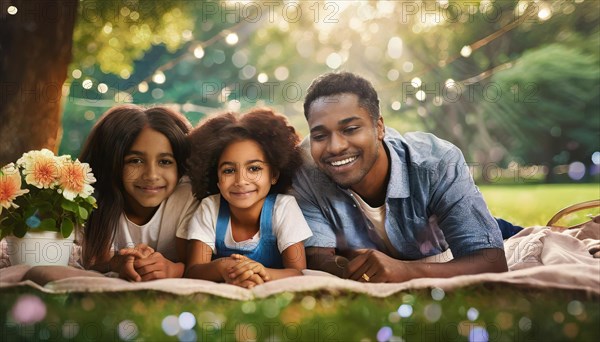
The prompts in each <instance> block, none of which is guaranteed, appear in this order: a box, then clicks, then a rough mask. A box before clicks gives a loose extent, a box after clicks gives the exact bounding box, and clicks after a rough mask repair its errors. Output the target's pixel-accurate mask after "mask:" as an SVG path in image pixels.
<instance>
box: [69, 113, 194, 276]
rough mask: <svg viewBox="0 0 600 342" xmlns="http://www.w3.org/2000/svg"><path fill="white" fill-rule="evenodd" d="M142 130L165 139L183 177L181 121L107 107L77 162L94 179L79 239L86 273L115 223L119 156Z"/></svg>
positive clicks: (120, 200)
mask: <svg viewBox="0 0 600 342" xmlns="http://www.w3.org/2000/svg"><path fill="white" fill-rule="evenodd" d="M144 127H150V128H152V129H154V130H156V131H158V132H160V133H162V134H164V135H165V137H167V139H168V140H169V142H170V143H171V148H172V149H173V154H174V157H175V160H176V162H177V172H178V175H179V177H181V176H182V175H183V174H184V173H185V172H186V169H187V168H186V159H187V157H188V156H189V152H190V148H189V142H188V140H187V138H186V135H187V133H188V132H189V131H190V129H191V125H190V122H189V121H188V120H187V118H186V117H185V116H183V115H181V114H179V113H177V112H174V111H172V110H170V109H168V108H164V107H153V108H148V109H145V108H142V107H139V106H135V105H123V106H117V107H113V108H112V109H110V110H108V111H107V112H106V113H104V114H103V115H102V117H101V118H100V119H99V120H98V122H97V123H96V124H95V125H94V127H93V128H92V130H91V132H90V134H89V136H88V138H87V140H86V142H85V144H84V146H83V149H82V151H81V154H80V156H79V159H80V160H81V161H83V162H86V163H89V164H90V166H91V167H92V171H93V172H94V176H95V177H96V180H97V181H96V184H95V185H94V187H95V193H94V196H95V197H96V199H97V202H98V209H96V210H94V211H93V212H92V213H91V215H90V217H89V220H88V222H87V224H86V227H85V230H84V237H83V264H84V266H85V267H86V268H87V267H89V266H91V265H94V264H95V263H96V262H97V260H98V258H99V257H101V256H102V255H105V254H106V253H108V252H109V251H110V247H111V244H112V241H113V239H114V236H115V232H116V231H117V228H118V226H119V218H120V217H121V215H122V213H123V208H124V205H125V200H124V198H125V197H124V191H125V190H124V187H123V165H124V158H125V154H126V153H127V152H128V151H129V149H130V148H131V145H133V142H134V141H135V139H136V138H137V136H138V135H139V134H140V132H141V131H142V129H143V128H144Z"/></svg>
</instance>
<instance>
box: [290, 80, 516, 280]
mask: <svg viewBox="0 0 600 342" xmlns="http://www.w3.org/2000/svg"><path fill="white" fill-rule="evenodd" d="M304 115H305V116H306V119H307V121H308V125H309V129H310V137H309V138H308V139H305V140H304V141H303V143H302V147H303V150H304V162H305V163H304V167H303V168H302V169H301V171H300V172H298V173H297V175H296V178H295V179H294V195H295V196H296V199H297V201H298V204H299V205H300V208H301V209H302V212H303V214H304V216H305V218H306V220H307V222H308V224H309V226H310V228H311V229H312V231H313V237H311V238H310V239H309V240H307V241H306V244H305V245H306V247H307V248H306V256H307V262H308V267H309V268H312V269H317V270H323V271H327V272H329V273H332V274H335V275H337V276H340V277H343V278H348V279H354V280H358V281H362V282H402V281H406V280H410V279H413V278H421V277H451V276H455V275H460V274H474V273H483V272H503V271H506V270H507V265H506V259H505V256H504V251H503V241H502V234H501V232H500V229H499V226H498V223H497V222H496V220H495V219H494V218H493V217H492V216H491V215H490V213H489V211H488V209H487V206H486V204H485V202H484V200H483V197H482V195H481V193H480V192H479V190H478V188H477V187H476V186H475V184H474V183H473V180H472V178H471V175H470V174H469V170H468V167H467V164H466V162H465V160H464V157H463V155H462V153H461V152H460V150H459V149H458V148H457V147H456V146H454V145H452V144H450V143H449V142H447V141H444V140H441V139H438V138H436V137H435V136H433V135H431V134H427V133H420V132H416V133H408V134H405V135H400V134H399V133H398V132H397V131H395V130H393V129H391V128H389V127H386V126H385V125H384V123H383V118H382V117H381V115H380V112H379V99H378V97H377V93H376V91H375V89H374V88H373V86H372V85H371V83H370V82H369V81H367V80H365V79H363V78H361V77H360V76H357V75H354V74H352V73H347V72H343V73H331V74H325V75H322V76H321V77H319V78H317V79H316V80H315V81H313V83H312V84H311V86H310V87H309V88H308V92H307V95H306V99H305V102H304ZM447 249H450V251H451V253H452V254H451V256H450V257H448V256H447V254H444V257H437V259H438V260H436V262H426V261H424V260H422V259H424V258H426V257H432V256H436V255H440V254H441V253H443V252H445V251H446V250H447ZM452 256H453V259H452ZM444 258H447V259H445V260H443V259H444ZM434 259H435V258H434ZM449 259H452V260H451V261H448V260H449ZM437 261H448V262H442V263H440V262H437Z"/></svg>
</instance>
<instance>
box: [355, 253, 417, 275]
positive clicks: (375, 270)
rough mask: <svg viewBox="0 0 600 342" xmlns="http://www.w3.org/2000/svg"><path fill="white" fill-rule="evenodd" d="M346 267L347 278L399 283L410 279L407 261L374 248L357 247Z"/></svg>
mask: <svg viewBox="0 0 600 342" xmlns="http://www.w3.org/2000/svg"><path fill="white" fill-rule="evenodd" d="M354 252H355V257H354V258H353V259H352V260H351V261H350V262H349V263H348V266H347V267H346V272H347V273H346V275H347V277H348V279H352V280H357V281H360V282H371V283H390V282H393V283H399V282H402V281H406V280H409V279H412V278H413V277H412V276H411V275H410V269H409V268H408V267H407V263H405V262H402V261H401V260H397V259H394V258H392V257H389V256H387V255H386V254H384V253H382V252H380V251H376V250H374V249H358V250H356V251H354Z"/></svg>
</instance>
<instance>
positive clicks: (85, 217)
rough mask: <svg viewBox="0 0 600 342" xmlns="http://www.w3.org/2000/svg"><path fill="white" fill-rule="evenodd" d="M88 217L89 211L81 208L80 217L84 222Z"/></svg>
mask: <svg viewBox="0 0 600 342" xmlns="http://www.w3.org/2000/svg"><path fill="white" fill-rule="evenodd" d="M88 215H89V214H88V211H87V210H85V208H83V207H79V217H80V218H81V219H82V220H87V218H88Z"/></svg>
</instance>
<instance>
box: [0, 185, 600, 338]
mask: <svg viewBox="0 0 600 342" xmlns="http://www.w3.org/2000/svg"><path fill="white" fill-rule="evenodd" d="M481 190H482V192H483V194H484V196H485V198H486V200H487V202H488V205H489V207H490V210H491V211H492V213H493V214H494V215H496V216H499V217H504V218H506V219H509V220H512V221H514V222H515V223H517V224H522V225H532V224H543V223H545V222H546V221H547V220H548V219H549V218H550V217H551V216H552V215H553V214H554V213H555V212H556V211H558V210H559V209H561V208H562V207H565V206H567V205H570V204H573V203H577V202H580V201H585V200H589V199H594V198H598V197H599V196H598V195H599V194H598V185H589V184H588V185H552V186H547V185H544V186H539V185H525V186H485V187H481ZM598 299H599V298H598V296H592V295H590V294H587V293H584V292H578V291H560V290H551V289H547V290H543V289H541V290H540V289H538V290H533V289H521V288H519V287H516V286H509V285H499V284H479V285H474V286H469V287H465V288H461V289H458V290H455V291H451V292H448V293H444V292H443V291H442V290H441V289H422V290H412V291H405V292H401V293H397V294H395V295H392V296H389V297H386V298H372V297H369V296H365V295H359V294H354V293H329V292H325V291H318V292H307V293H282V294H278V295H275V296H271V297H268V298H265V299H256V300H252V301H235V300H228V299H224V298H219V297H214V296H209V295H205V294H196V295H190V296H175V295H170V294H166V293H160V292H153V291H140V292H122V293H87V294H81V293H79V294H78V293H73V294H60V295H57V294H46V293H42V292H39V291H36V290H33V289H31V288H28V287H19V288H9V289H3V290H1V291H0V324H1V326H0V336H1V338H0V339H1V340H2V341H17V340H75V341H90V340H98V341H119V340H144V341H165V340H173V341H177V340H180V341H236V340H237V341H264V340H268V341H279V340H282V341H284V340H292V341H310V340H320V341H377V340H390V339H391V340H401V339H402V340H405V341H408V340H417V341H430V340H434V341H461V340H471V341H483V340H487V339H489V340H495V341H514V340H517V341H546V340H577V341H593V340H598V339H599V338H600V329H598V325H599V324H600V302H599V300H598ZM18 303H21V304H23V303H29V304H28V305H29V306H30V307H34V308H36V311H35V312H37V313H38V315H39V316H38V317H37V319H33V318H32V320H38V322H37V323H33V324H19V323H18V322H16V321H15V318H14V317H15V314H13V313H14V312H15V310H17V308H18V306H19V305H17V304H18ZM17 311H18V310H17ZM40 312H41V313H42V314H39V313H40ZM190 314H191V315H190ZM34 316H35V315H34ZM191 317H193V318H191ZM182 327H184V328H186V327H187V328H189V329H184V328H182Z"/></svg>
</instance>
